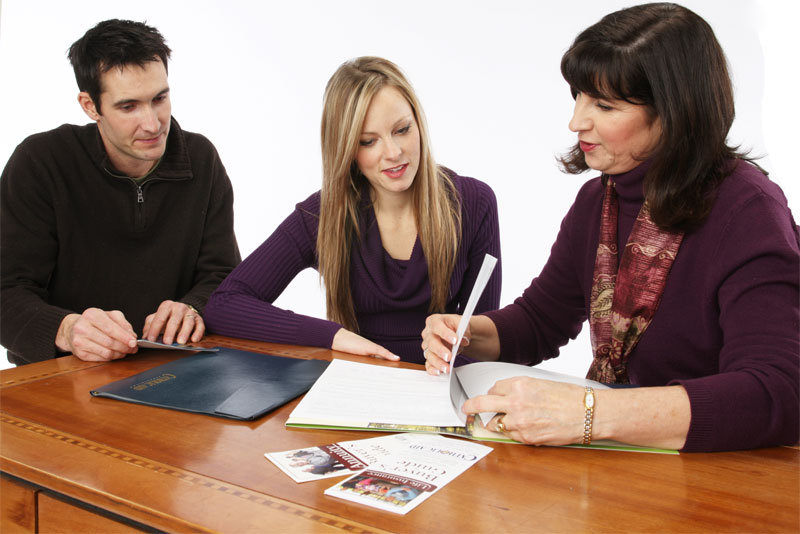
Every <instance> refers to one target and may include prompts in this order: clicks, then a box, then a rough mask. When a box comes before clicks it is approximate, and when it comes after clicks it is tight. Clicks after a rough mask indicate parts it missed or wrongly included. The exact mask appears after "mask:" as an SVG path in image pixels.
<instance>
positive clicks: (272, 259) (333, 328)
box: [203, 175, 501, 363]
mask: <svg viewBox="0 0 800 534" xmlns="http://www.w3.org/2000/svg"><path fill="white" fill-rule="evenodd" d="M452 178H453V181H454V183H455V186H456V189H457V190H458V192H459V194H460V195H461V203H462V208H461V217H462V240H461V246H460V247H459V250H458V257H457V258H456V264H455V269H454V270H453V276H452V278H451V280H450V293H449V295H450V296H449V300H448V303H447V313H461V310H463V308H464V306H465V305H466V303H467V299H468V298H469V294H470V291H471V290H472V286H473V284H474V283H475V279H476V278H477V276H478V271H479V270H480V267H481V263H482V262H483V257H484V255H485V254H487V253H488V254H491V255H492V256H495V257H496V258H498V260H499V259H500V232H499V226H498V221H497V200H496V199H495V196H494V193H493V192H492V190H491V188H490V187H489V186H488V185H486V184H484V183H483V182H480V181H478V180H476V179H474V178H465V177H461V176H457V175H453V176H452ZM319 203H320V196H319V193H315V194H313V195H311V196H310V197H309V198H308V199H306V200H305V201H303V202H301V203H300V204H298V205H297V207H296V209H295V210H294V211H293V212H292V213H291V215H289V217H287V218H286V220H285V221H283V223H282V224H281V225H280V226H279V227H278V228H277V230H275V232H274V233H273V234H272V235H271V236H270V237H269V238H268V239H267V240H266V241H264V243H263V244H262V245H261V246H260V247H259V248H258V249H256V251H255V252H253V253H252V254H251V255H250V256H249V257H248V258H247V259H246V260H245V261H243V262H242V263H241V264H240V265H239V266H238V267H236V269H234V270H233V272H232V273H231V274H230V275H229V276H228V278H226V279H225V281H224V282H223V283H222V284H220V286H219V287H218V288H217V290H216V291H215V292H214V294H213V295H212V296H211V298H210V299H209V301H208V304H207V305H206V308H205V311H204V312H203V318H204V319H205V322H206V325H207V327H208V329H209V331H210V332H213V333H216V334H222V335H226V336H233V337H239V338H247V339H256V340H260V341H271V342H274V343H289V344H296V345H307V346H315V347H328V348H330V346H331V343H332V342H333V337H334V335H335V334H336V332H337V331H338V330H339V329H340V328H341V325H339V324H337V323H334V322H331V321H327V320H324V319H317V318H313V317H308V316H305V315H299V314H295V313H293V312H291V311H289V310H283V309H280V308H277V307H275V306H273V305H272V302H274V301H275V299H277V298H278V296H279V295H280V294H281V293H282V292H283V290H284V289H285V288H286V286H287V285H289V283H290V282H291V281H292V280H293V279H294V277H295V276H297V274H298V273H299V272H300V271H302V270H303V269H306V268H307V267H313V268H315V269H316V268H317V260H316V244H317V230H318V227H319ZM359 224H360V230H361V236H362V242H361V243H360V245H359V243H355V244H354V246H353V251H352V256H351V266H350V287H351V288H352V292H353V303H354V306H355V312H356V320H357V321H358V326H359V329H360V332H359V333H360V334H361V335H363V336H364V337H366V338H368V339H371V340H372V341H374V342H375V343H378V344H379V345H382V346H383V347H385V348H387V349H388V350H390V351H391V352H393V353H394V354H397V355H398V356H400V357H401V358H402V359H403V360H406V361H410V362H416V363H424V361H425V360H424V358H423V357H422V349H421V348H420V343H421V341H422V340H421V338H420V333H421V332H422V329H423V328H424V327H425V318H426V317H427V316H428V314H429V312H428V306H429V305H430V300H431V289H430V285H429V283H428V264H427V262H426V260H425V256H424V255H423V253H422V245H421V244H420V242H419V239H417V242H416V243H415V244H414V250H413V252H412V254H411V258H410V259H409V260H396V259H394V258H392V257H391V256H389V254H388V253H387V252H386V251H385V250H384V248H383V244H382V242H381V236H380V231H379V229H378V226H377V224H376V220H375V212H374V211H373V210H372V207H371V206H365V208H364V209H363V210H362V212H361V214H360V219H359ZM500 283H501V275H500V265H498V266H497V267H496V268H495V271H494V274H493V275H492V278H491V280H490V281H489V284H488V285H487V286H486V289H485V291H484V293H483V296H482V297H481V299H480V300H479V302H478V304H477V306H476V308H475V310H476V312H482V311H488V310H494V309H497V307H498V305H499V303H500Z"/></svg>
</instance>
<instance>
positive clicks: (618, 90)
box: [559, 3, 746, 230]
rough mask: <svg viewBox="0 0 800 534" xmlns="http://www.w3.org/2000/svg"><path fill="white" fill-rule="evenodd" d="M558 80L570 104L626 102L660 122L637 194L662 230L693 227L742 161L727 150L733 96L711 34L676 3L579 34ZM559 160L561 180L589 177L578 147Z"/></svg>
mask: <svg viewBox="0 0 800 534" xmlns="http://www.w3.org/2000/svg"><path fill="white" fill-rule="evenodd" d="M561 74H562V75H563V76H564V79H565V80H566V81H567V82H568V83H569V84H570V88H571V91H572V93H573V96H575V95H576V94H577V93H579V92H580V93H585V94H587V95H589V96H592V97H594V98H607V99H619V100H625V101H627V102H631V103H634V104H638V105H643V106H645V107H646V109H647V111H648V114H649V115H650V116H651V117H652V118H653V119H655V118H656V117H657V118H658V119H659V120H660V123H661V130H662V135H661V139H660V140H659V143H658V145H657V146H656V148H655V149H654V151H653V152H652V153H651V154H649V155H648V159H650V160H651V161H652V163H651V165H650V167H649V168H648V171H647V175H646V177H645V185H644V188H645V197H646V199H647V202H648V205H649V207H650V216H651V217H652V219H653V222H655V223H656V224H657V225H659V226H660V227H661V228H664V229H670V230H689V229H691V228H693V227H696V226H698V225H699V224H700V223H701V222H702V221H703V220H704V219H705V217H706V216H707V215H708V213H709V212H710V211H711V207H712V205H713V203H714V198H715V192H716V190H717V188H718V186H719V184H720V183H721V182H722V180H723V179H724V178H725V176H727V175H728V174H729V173H730V170H731V167H730V165H729V162H730V160H731V159H732V158H746V156H745V155H744V154H741V153H739V152H738V147H736V148H732V147H729V146H728V144H727V136H728V131H729V130H730V127H731V124H732V123H733V118H734V114H735V112H734V104H733V87H732V84H731V79H730V75H729V74H728V66H727V61H726V59H725V54H724V53H723V51H722V48H721V47H720V45H719V42H718V41H717V39H716V37H715V36H714V31H713V30H712V29H711V26H709V24H708V23H707V22H706V21H705V20H703V19H702V18H701V17H700V16H698V15H697V14H695V13H694V12H692V11H690V10H688V9H686V8H685V7H682V6H679V5H677V4H670V3H656V4H644V5H639V6H635V7H631V8H627V9H622V10H620V11H617V12H615V13H611V14H609V15H606V16H605V17H603V18H602V19H601V20H600V22H598V23H596V24H594V25H593V26H590V27H589V28H587V29H586V30H584V31H583V32H582V33H581V34H580V35H578V37H577V38H576V39H575V42H573V44H572V46H571V47H570V48H569V50H567V52H566V53H565V54H564V56H563V57H562V59H561ZM559 160H560V162H561V164H562V168H563V169H564V170H565V171H566V172H569V173H573V174H577V173H579V172H583V171H585V170H587V169H588V168H589V167H588V166H587V165H586V160H585V157H584V154H583V152H582V151H581V150H580V146H578V145H576V146H575V147H573V149H572V150H571V151H570V152H568V153H567V154H564V155H563V156H562V157H561V158H559Z"/></svg>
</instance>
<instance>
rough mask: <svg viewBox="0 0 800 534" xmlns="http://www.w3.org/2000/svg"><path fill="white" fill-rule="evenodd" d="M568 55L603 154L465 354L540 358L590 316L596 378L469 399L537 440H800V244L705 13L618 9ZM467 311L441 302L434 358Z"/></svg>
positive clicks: (679, 443) (681, 445) (578, 156)
mask: <svg viewBox="0 0 800 534" xmlns="http://www.w3.org/2000/svg"><path fill="white" fill-rule="evenodd" d="M561 70H562V74H563V76H564V78H565V79H566V80H567V82H568V83H569V84H570V86H571V89H572V92H573V95H574V96H575V111H574V115H573V117H572V120H571V121H570V123H569V127H570V129H571V130H573V131H574V132H576V133H577V137H578V144H577V145H576V147H575V148H574V150H573V151H572V152H570V153H569V154H567V155H566V156H564V157H563V158H562V164H563V166H564V168H565V169H566V170H567V171H568V172H571V173H578V172H582V171H584V170H587V169H589V168H591V169H594V170H597V171H600V172H601V173H602V174H601V176H599V177H597V178H594V179H592V180H590V181H589V182H587V183H586V184H585V185H584V187H583V188H582V189H581V191H580V192H579V193H578V196H577V198H576V200H575V203H574V205H573V206H572V208H571V209H570V211H569V212H568V213H567V215H566V217H565V218H564V220H563V222H562V225H561V230H560V233H559V235H558V238H557V240H556V243H555V244H554V246H553V249H552V253H551V256H550V259H549V260H548V262H547V264H546V265H545V267H544V269H543V271H542V273H541V274H540V275H539V276H538V277H537V278H535V279H534V280H533V282H532V283H531V285H530V287H529V288H528V289H527V290H525V292H524V293H523V295H522V296H521V297H520V298H518V299H517V300H516V301H515V302H514V303H513V304H512V305H510V306H507V307H505V308H503V309H501V310H497V311H495V312H487V313H485V314H484V315H480V316H476V317H473V318H472V320H471V321H470V325H469V332H468V334H467V338H468V339H469V342H468V343H467V344H466V345H465V346H464V352H465V353H467V354H468V355H469V356H470V357H473V358H478V359H499V360H503V361H510V362H517V363H525V364H536V363H539V362H541V361H542V360H544V359H547V358H552V357H555V356H557V355H558V349H559V347H560V346H561V345H563V344H565V343H566V342H567V341H568V340H569V339H570V338H574V337H575V336H576V335H577V334H578V332H579V331H580V329H581V326H582V324H583V322H584V321H585V320H587V319H588V320H589V328H590V330H591V339H592V349H593V353H594V359H593V362H592V365H591V367H590V369H589V373H588V378H591V379H595V380H598V381H601V382H604V383H609V384H632V385H636V386H648V387H625V388H612V389H604V390H597V391H591V390H589V389H586V388H582V387H578V386H574V385H568V384H558V383H553V382H549V381H545V380H535V379H531V378H513V379H510V380H503V381H500V382H498V383H497V384H495V385H494V387H493V388H492V389H491V390H490V391H489V394H488V395H485V396H481V397H477V398H474V399H472V400H469V401H467V402H466V403H465V404H464V406H463V410H464V411H465V412H466V413H478V412H497V413H498V414H499V415H498V416H496V417H495V418H494V419H493V421H492V422H491V423H490V424H489V428H491V429H493V430H495V429H496V430H498V431H502V432H507V433H508V434H509V435H510V436H511V437H512V438H514V439H517V440H520V441H523V442H527V443H534V444H552V445H558V444H568V443H590V442H591V441H592V440H594V439H613V440H617V441H623V442H627V443H633V444H640V445H648V446H656V447H666V448H674V449H682V450H685V451H700V450H702V451H712V450H726V449H743V448H754V447H764V446H771V445H778V444H793V443H797V441H798V423H799V422H800V413H799V412H800V410H799V407H800V400H799V399H798V389H799V388H800V341H799V340H798V332H800V311H799V310H798V307H799V303H800V296H799V294H798V274H799V273H800V245H799V244H798V243H799V241H798V230H797V225H796V224H795V222H794V220H793V218H792V215H791V212H790V211H789V208H788V206H787V201H786V198H785V197H784V195H783V193H782V192H781V191H780V189H779V188H778V187H777V186H776V185H775V184H774V183H772V182H771V181H770V180H769V179H768V178H767V177H766V176H765V174H764V173H763V172H762V171H761V170H760V169H759V168H758V167H756V166H755V165H753V164H752V163H750V162H749V161H748V160H747V158H746V156H745V155H744V154H742V153H740V152H738V151H737V150H736V149H733V148H731V147H729V146H728V145H727V143H726V137H727V134H728V130H729V128H730V126H731V123H732V122H733V117H734V106H733V92H732V88H731V82H730V77H729V75H728V72H727V67H726V61H725V57H724V55H723V53H722V50H721V48H720V46H719V44H718V42H717V40H716V38H715V36H714V34H713V31H712V30H711V28H710V27H709V25H708V24H707V23H706V22H705V21H704V20H703V19H702V18H700V17H699V16H697V15H696V14H694V13H693V12H691V11H689V10H687V9H685V8H683V7H681V6H678V5H675V4H648V5H641V6H636V7H633V8H629V9H624V10H621V11H618V12H616V13H613V14H611V15H608V16H606V17H604V18H603V19H602V20H601V21H600V22H598V23H597V24H595V25H593V26H591V27H590V28H588V29H587V30H585V31H584V32H583V33H581V34H580V35H579V36H578V37H577V39H576V40H575V42H574V43H573V45H572V46H571V47H570V49H569V50H568V51H567V52H566V53H565V55H564V57H563V59H562V63H561ZM458 319H459V317H458V316H454V315H433V316H431V317H429V318H428V321H427V326H426V328H425V330H424V331H423V341H422V346H423V349H424V351H425V355H426V359H427V361H426V367H427V369H428V370H429V372H431V373H438V372H441V371H442V370H444V369H446V363H445V362H446V361H448V360H449V359H450V358H451V357H452V356H451V354H450V353H449V352H448V349H447V346H448V342H450V343H451V342H452V341H451V340H452V338H453V337H454V331H455V328H456V326H457V324H458Z"/></svg>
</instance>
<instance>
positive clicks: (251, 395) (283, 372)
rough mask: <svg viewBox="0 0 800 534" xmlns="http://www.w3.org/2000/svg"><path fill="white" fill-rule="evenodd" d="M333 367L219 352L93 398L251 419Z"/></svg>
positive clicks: (189, 359)
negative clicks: (106, 398)
mask: <svg viewBox="0 0 800 534" xmlns="http://www.w3.org/2000/svg"><path fill="white" fill-rule="evenodd" d="M329 363H330V362H327V361H322V360H300V359H296V358H284V357H281V356H269V355H267V354H257V353H255V352H246V351H241V350H235V349H228V348H220V349H219V351H218V352H203V353H199V354H194V355H192V356H187V357H184V358H179V359H177V360H174V361H172V362H169V363H166V364H164V365H159V366H158V367H154V368H152V369H150V370H149V371H145V372H143V373H139V374H138V375H134V376H131V377H128V378H125V379H123V380H118V381H116V382H112V383H110V384H106V385H105V386H103V387H101V388H97V389H95V390H92V391H91V392H90V393H91V394H92V395H93V396H95V397H109V398H112V399H118V400H122V401H126V402H133V403H137V404H146V405H148V406H158V407H161V408H170V409H173V410H182V411H186V412H196V413H203V414H209V415H216V416H220V417H228V418H231V419H241V420H252V419H256V418H258V417H260V416H262V415H264V414H266V413H267V412H270V411H272V410H274V409H275V408H277V407H279V406H281V405H283V404H285V403H287V402H289V401H290V400H292V399H294V398H295V397H298V396H300V395H302V394H303V393H305V392H306V391H308V390H309V388H311V386H312V385H313V384H314V382H316V380H317V378H319V375H321V374H322V372H323V371H324V370H325V368H326V367H328V364H329Z"/></svg>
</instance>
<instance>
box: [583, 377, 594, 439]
mask: <svg viewBox="0 0 800 534" xmlns="http://www.w3.org/2000/svg"><path fill="white" fill-rule="evenodd" d="M583 407H584V408H586V416H585V417H584V419H583V444H584V445H589V444H590V443H591V442H592V422H593V421H594V390H593V389H592V388H590V387H589V386H586V389H585V392H584V394H583Z"/></svg>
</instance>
